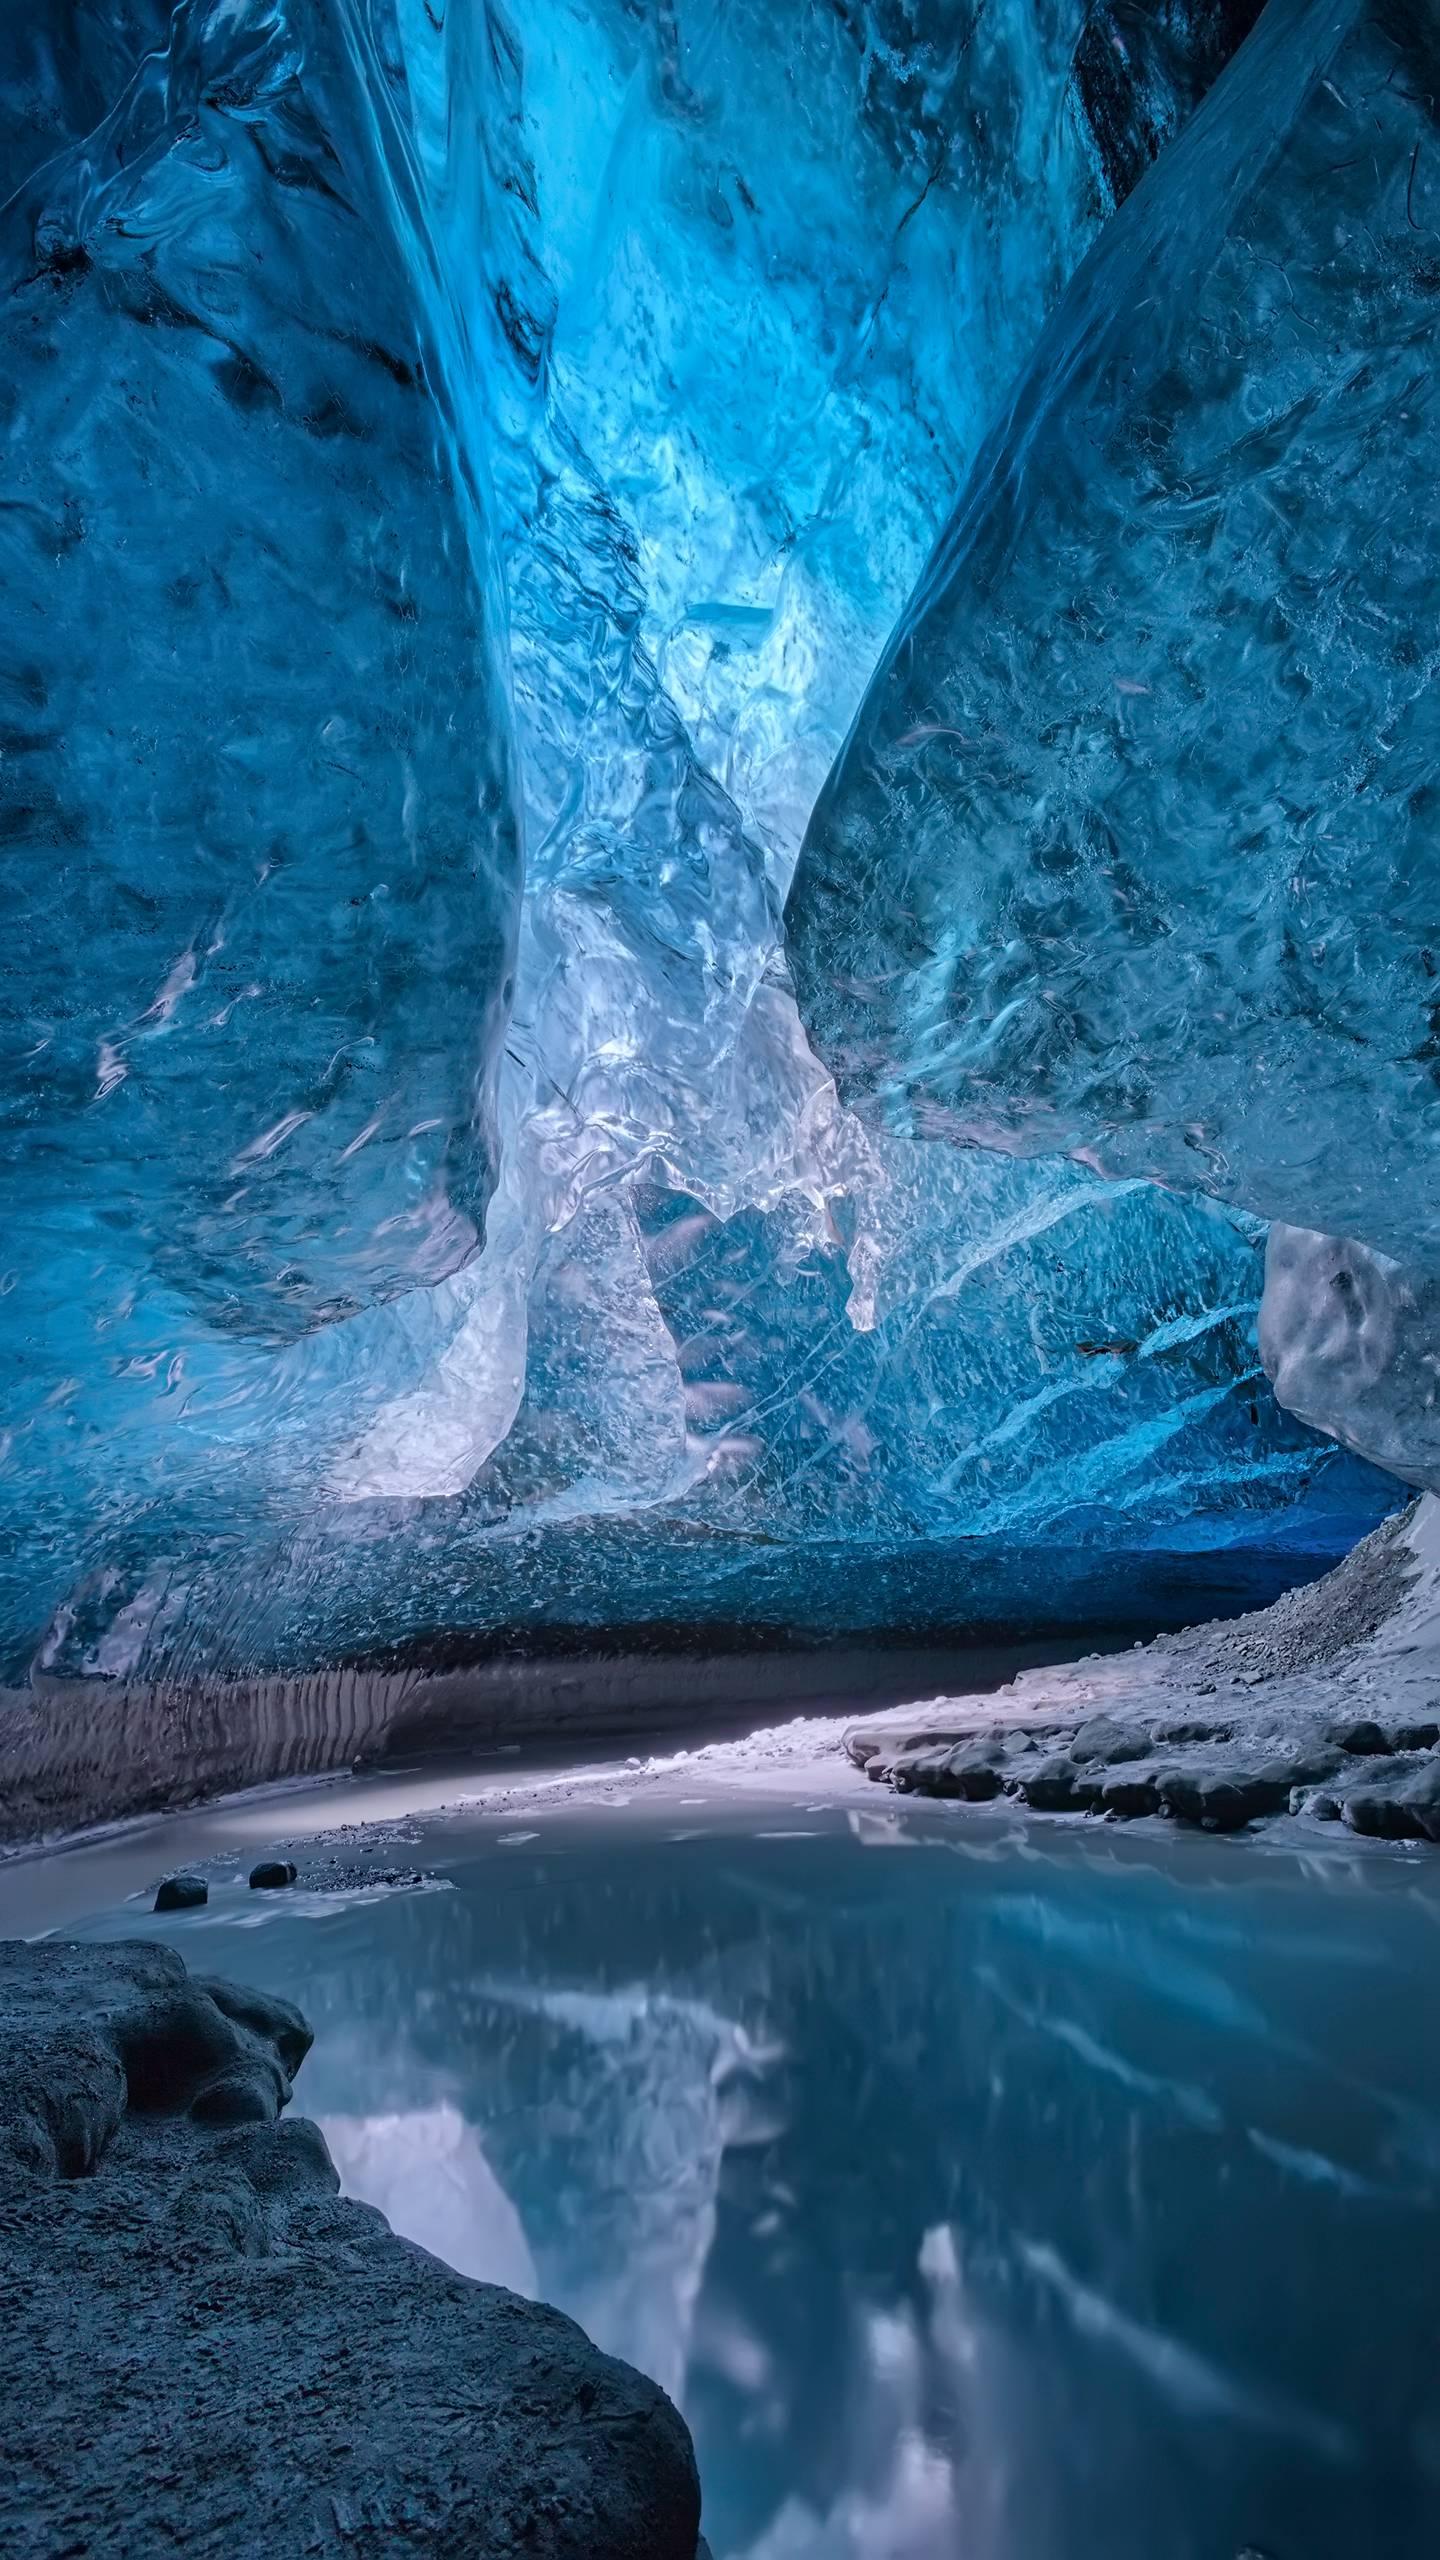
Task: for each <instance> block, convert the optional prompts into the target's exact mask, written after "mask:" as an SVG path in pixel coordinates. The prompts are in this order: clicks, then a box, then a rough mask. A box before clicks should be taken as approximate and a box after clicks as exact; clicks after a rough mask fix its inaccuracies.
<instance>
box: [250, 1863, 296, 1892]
mask: <svg viewBox="0 0 1440 2560" xmlns="http://www.w3.org/2000/svg"><path fill="white" fill-rule="evenodd" d="M294 1882H295V1869H294V1867H293V1865H292V1864H291V1862H290V1860H289V1859H288V1858H262V1859H261V1861H260V1863H259V1865H258V1866H256V1867H252V1868H251V1870H250V1884H251V1889H252V1891H253V1892H255V1893H278V1892H279V1891H280V1889H281V1887H282V1886H283V1885H287V1884H293V1883H294Z"/></svg>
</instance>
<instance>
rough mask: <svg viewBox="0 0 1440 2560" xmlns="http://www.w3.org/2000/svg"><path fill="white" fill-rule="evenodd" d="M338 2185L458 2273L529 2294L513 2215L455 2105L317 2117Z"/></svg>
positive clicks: (530, 2276)
mask: <svg viewBox="0 0 1440 2560" xmlns="http://www.w3.org/2000/svg"><path fill="white" fill-rule="evenodd" d="M320 2125H321V2129H322V2131H323V2133H324V2135H325V2139H326V2141H327V2142H328V2143H329V2145H330V2157H331V2159H332V2160H333V2161H334V2163H335V2166H336V2168H337V2169H338V2170H339V2172H340V2183H341V2185H342V2186H343V2188H344V2190H345V2193H346V2194H347V2195H351V2196H358V2197H359V2198H360V2199H361V2201H362V2203H365V2204H373V2205H377V2206H378V2207H379V2209H380V2211H381V2212H382V2213H383V2214H384V2216H385V2219H386V2221H387V2222H388V2223H389V2224H390V2227H391V2229H392V2230H394V2231H398V2232H399V2233H400V2234H401V2236H402V2238H404V2239H406V2240H418V2242H419V2244H420V2246H421V2248H422V2249H429V2250H431V2251H432V2252H433V2253H434V2255H435V2256H436V2257H437V2258H443V2259H444V2260H445V2262H446V2264H447V2265H448V2266H452V2267H456V2268H458V2269H459V2272H460V2273H461V2275H462V2276H478V2277H479V2278H480V2279H481V2280H482V2281H483V2282H484V2283H486V2284H503V2285H506V2286H508V2287H509V2290H510V2291H511V2292H512V2293H527V2294H530V2295H534V2294H536V2293H538V2291H539V2287H538V2285H537V2284H536V2281H535V2261H534V2259H533V2258H532V2257H531V2255H530V2250H529V2246H528V2244H527V2242H526V2238H525V2234H524V2231H523V2230H522V2228H521V2224H520V2216H519V2214H518V2213H517V2212H516V2210H515V2207H514V2205H513V2204H512V2203H511V2201H510V2198H509V2197H508V2196H507V2194H506V2193H505V2190H504V2188H503V2187H502V2186H501V2184H500V2181H499V2179H498V2178H497V2177H496V2175H495V2172H494V2170H493V2169H492V2168H491V2166H490V2163H489V2161H488V2160H487V2159H486V2157H485V2154H484V2152H483V2150H482V2149H481V2147H480V2140H479V2136H478V2135H477V2134H476V2132H475V2128H474V2126H473V2125H469V2124H467V2123H466V2121H465V2118H464V2117H463V2116H462V2115H461V2113H460V2111H459V2109H458V2107H454V2106H452V2105H451V2104H450V2102H449V2100H448V2099H446V2100H442V2101H441V2103H440V2104H439V2105H438V2106H434V2107H411V2108H407V2109H406V2110H405V2111H404V2112H403V2113H400V2114H394V2115H376V2116H322V2117H321V2118H320Z"/></svg>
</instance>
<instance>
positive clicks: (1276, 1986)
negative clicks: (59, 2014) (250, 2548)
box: [66, 1786, 1440, 2560]
mask: <svg viewBox="0 0 1440 2560" xmlns="http://www.w3.org/2000/svg"><path fill="white" fill-rule="evenodd" d="M815 1797H816V1801H814V1802H812V1803H809V1804H806V1803H802V1802H800V1801H798V1800H796V1801H793V1802H790V1803H784V1804H776V1803H765V1802H763V1801H760V1800H755V1801H752V1802H750V1803H748V1804H746V1803H744V1802H742V1801H739V1800H731V1801H728V1802H727V1801H725V1800H722V1799H717V1797H716V1796H715V1795H714V1794H713V1793H710V1794H708V1795H706V1796H703V1797H701V1796H700V1795H699V1793H698V1791H697V1793H696V1795H695V1796H692V1797H689V1798H688V1799H687V1797H686V1795H685V1793H684V1790H683V1787H682V1788H681V1790H680V1791H679V1792H678V1793H672V1795H671V1796H670V1797H669V1798H668V1799H667V1800H666V1801H664V1802H663V1803H655V1804H651V1805H649V1806H647V1805H646V1804H645V1803H643V1802H640V1801H638V1800H637V1801H635V1802H632V1803H631V1804H630V1805H629V1806H627V1805H626V1804H625V1803H624V1802H623V1801H620V1800H617V1799H616V1798H615V1797H614V1796H612V1798H611V1801H609V1802H608V1803H604V1804H597V1805H596V1806H594V1807H593V1808H592V1809H590V1810H588V1811H585V1810H577V1809H576V1808H575V1806H574V1805H573V1804H570V1805H568V1806H562V1807H560V1808H558V1809H557V1810H555V1811H553V1812H551V1813H547V1814H540V1815H532V1816H530V1817H528V1818H524V1819H521V1820H516V1819H515V1818H513V1816H512V1817H510V1818H508V1819H507V1818H506V1817H504V1816H503V1815H497V1814H495V1813H493V1812H491V1813H488V1814H486V1813H481V1812H472V1813H468V1814H464V1815H461V1816H459V1817H453V1816H452V1817H451V1818H450V1819H448V1820H445V1821H430V1822H427V1823H425V1824H424V1825H423V1826H421V1828H420V1830H419V1831H418V1833H417V1834H416V1835H415V1837H414V1839H413V1840H412V1843H411V1845H410V1846H409V1847H408V1849H407V1850H406V1852H405V1859H406V1863H410V1862H413V1863H414V1864H415V1865H416V1866H417V1867H423V1868H424V1869H425V1870H427V1871H428V1872H429V1875H430V1877H431V1878H432V1881H430V1882H427V1883H426V1884H424V1885H422V1886H420V1887H419V1888H412V1889H408V1890H396V1889H382V1890H375V1889H374V1888H371V1889H368V1890H362V1891H355V1892H349V1893H346V1892H341V1893H338V1894H337V1893H334V1892H324V1893H322V1892H315V1891H309V1890H307V1889H306V1888H305V1885H304V1881H303V1873H304V1853H303V1851H302V1852H301V1857H302V1883H301V1886H300V1887H299V1888H297V1889H295V1890H293V1891H291V1892H289V1893H286V1894H284V1895H276V1896H268V1895H266V1896H262V1895H259V1894H255V1893H251V1892H249V1891H247V1889H246V1887H245V1882H244V1875H245V1868H244V1864H243V1862H242V1864H241V1865H239V1866H238V1867H235V1868H234V1869H233V1878H232V1879H229V1880H227V1879H226V1878H225V1877H224V1876H219V1877H218V1878H212V1885H211V1900H210V1904H209V1907H208V1909H207V1910H206V1911H204V1912H201V1913H196V1914H192V1915H185V1916H182V1917H180V1918H178V1919H171V1920H166V1921H160V1920H156V1919H153V1918H152V1917H150V1916H149V1913H148V1907H147V1902H146V1901H142V1900H136V1899H132V1900H130V1901H128V1902H127V1903H126V1904H124V1905H123V1906H122V1907H119V1908H110V1909H108V1910H105V1911H99V1912H96V1913H94V1914H93V1915H91V1916H90V1917H89V1918H87V1919H85V1920H84V1921H82V1923H81V1924H80V1926H81V1930H82V1932H83V1933H84V1934H89V1935H96V1936H106V1937H110V1936H116V1935H146V1936H148V1935H150V1934H152V1933H154V1934H156V1935H163V1936H165V1937H167V1938H169V1939H170V1940H171V1941H172V1943H174V1944H175V1945H176V1946H177V1947H179V1948H180V1949H181V1950H182V1951H183V1953H184V1954H185V1956H186V1958H187V1961H188V1962H189V1963H190V1964H191V1966H192V1967H194V1968H197V1969H200V1970H203V1971H207V1972H223V1973H225V1974H228V1975H231V1976H232V1977H236V1978H239V1979H241V1980H245V1981H250V1982H254V1983H256V1984H263V1985H266V1986H270V1987H273V1988H275V1989H277V1990H283V1991H284V1992H286V1993H287V1994H289V1995H290V1996H291V1997H293V1998H294V1999H296V2000H298V2001H299V2002H300V2003H301V2004H302V2006H303V2007H304V2008H305V2010H306V2011H307V2013H308V2014H309V2016H310V2018H311V2020H312V2022H313V2024H314V2026H315V2028H316V2031H317V2038H316V2044H315V2049H314V2052H313V2054H312V2055H311V2057H310V2059H309V2060H308V2061H307V2063H306V2065H305V2069H304V2073H303V2075H302V2079H301V2083H300V2090H299V2096H298V2103H299V2104H300V2106H301V2107H302V2108H303V2109H304V2111H305V2112H306V2113H308V2114H311V2115H314V2116H317V2117H318V2118H319V2119H320V2120H321V2122H322V2123H323V2125H324V2127H325V2130H326V2133H327V2135H328V2137H329V2140H330V2144H331V2148H332V2151H333V2153H334V2156H335V2159H336V2162H337V2164H338V2166H339V2168H340V2170H341V2172H342V2175H343V2177H344V2180H345V2183H346V2185H347V2187H349V2188H350V2190H351V2191H352V2192H355V2193H358V2194H360V2195H362V2196H365V2197H368V2198H370V2199H371V2200H373V2201H374V2202H376V2203H377V2204H379V2205H380V2206H382V2207H383V2209H384V2211H385V2212H386V2213H387V2214H388V2215H389V2216H390V2217H391V2219H392V2221H393V2222H394V2223H395V2224H396V2225H397V2226H398V2227H399V2228H400V2229H401V2230H402V2231H404V2232H407V2233H408V2234H410V2235H411V2236H412V2237H414V2238H416V2239H418V2240H420V2241H422V2242H423V2243H424V2244H425V2245H426V2246H428V2247H429V2248H431V2249H433V2250H435V2251H437V2252H438V2253H439V2254H440V2255H442V2256H444V2257H446V2258H448V2259H450V2260H452V2261H453V2262H454V2264H455V2265H457V2266H458V2267H460V2268H462V2269H464V2270H466V2271H467V2272H470V2273H472V2274H475V2275H478V2276H485V2277H491V2278H495V2279H498V2280H499V2281H501V2282H503V2283H507V2284H510V2285H513V2286H516V2287H518V2288H521V2289H526V2290H530V2289H533V2290H536V2291H538V2292H540V2293H542V2294H544V2295H546V2296H548V2297H549V2298H550V2299H552V2300H554V2301H556V2302H558V2303H560V2304H561V2305H562V2306H563V2307H564V2308H566V2309H567V2310H569V2311H571V2312H573V2313H574V2314H575V2316H576V2317H577V2318H579V2319H580V2320H581V2321H583V2322H584V2323H585V2325H586V2326H587V2327H588V2328H589V2329H590V2331H591V2332H592V2334H593V2335H594V2336H595V2337H596V2338H597V2339H598V2340H599V2341H600V2342H601V2343H602V2344H603V2345H604V2346H606V2347H608V2348H611V2349H613V2350H615V2351H617V2352H619V2353H620V2354H623V2355H625V2356H628V2357H630V2358H632V2359H633V2360H634V2361H636V2362H638V2363H639V2364H641V2365H643V2366H645V2367H647V2368H648V2369H649V2370H650V2371H651V2372H652V2373H654V2374H655V2375H657V2376H658V2377H659V2378H660V2379H661V2380H662V2381H663V2382H664V2383H665V2384H666V2386H667V2387H668V2388H669V2389H670V2390H671V2391H672V2392H673V2393H674V2395H675V2396H676V2398H677V2399H678V2400H679V2402H680V2403H681V2405H682V2407H683V2409H684V2411H685V2414H686V2416H687V2417H688V2419H689V2421H690V2424H691V2426H692V2428H693V2430H694V2433H695V2438H696V2443H697V2449H698V2453H699V2459H700V2466H701V2475H702V2479H703V2482H704V2490H705V2518H706V2531H707V2534H708V2537H709V2540H710V2542H711V2545H712V2547H713V2551H714V2553H715V2560H1236V2555H1239V2554H1245V2555H1247V2560H1255V2555H1262V2554H1263V2555H1266V2560H1391V2555H1394V2560H1416V2555H1418V2554H1420V2553H1421V2552H1423V2551H1426V2550H1429V2549H1432V2548H1433V2547H1434V2545H1433V2540H1432V2538H1431V2537H1432V2535H1433V2530H1434V2521H1435V2517H1436V2515H1437V2513H1440V2359H1437V2357H1436V2354H1435V2351H1434V2350H1435V2342H1436V2323H1437V2315H1436V2304H1437V2302H1440V2216H1437V2210H1436V2207H1437V2199H1440V2035H1437V2032H1436V2029H1437V2024H1440V1997H1437V1992H1436V1979H1437V1964H1440V1869H1437V1866H1436V1863H1435V1862H1434V1860H1433V1857H1429V1856H1425V1855H1420V1854H1417V1855H1414V1856H1412V1855H1411V1854H1409V1853H1407V1852H1405V1851H1401V1850H1393V1849H1386V1848H1380V1847H1370V1846H1364V1847H1360V1848H1356V1849H1351V1850H1348V1851H1347V1850H1345V1849H1338V1850H1335V1851H1330V1850H1328V1849H1327V1850H1326V1851H1324V1852H1323V1853H1316V1854H1310V1855H1307V1854H1305V1853H1304V1852H1298V1853H1297V1852H1296V1851H1295V1850H1294V1849H1293V1848H1292V1847H1291V1846H1290V1845H1289V1844H1288V1843H1287V1844H1286V1845H1285V1846H1283V1847H1282V1846H1280V1845H1279V1844H1278V1843H1269V1842H1265V1841H1227V1842H1219V1843H1212V1842H1207V1841H1202V1840H1200V1839H1198V1838H1194V1837H1191V1838H1173V1837H1170V1836H1165V1835H1161V1834H1159V1833H1156V1834H1155V1835H1153V1836H1152V1837H1150V1838H1148V1839H1147V1838H1143V1837H1141V1836H1139V1835H1128V1836H1125V1837H1123V1838H1120V1837H1117V1836H1116V1835H1115V1834H1114V1833H1113V1832H1109V1831H1096V1830H1095V1829H1093V1828H1089V1829H1081V1830H1075V1829H1067V1828H1059V1827H1057V1828H1054V1829H1049V1830H1047V1829H1045V1828H1043V1827H1041V1826H1037V1825H1030V1826H1028V1827H1024V1826H1020V1825H1017V1824H1015V1823H1012V1822H1009V1821H1004V1822H1002V1821H999V1820H990V1819H989V1818H987V1817H983V1816H982V1817H978V1818H977V1817H974V1816H968V1817H967V1816H965V1815H962V1814H959V1813H957V1812H956V1810H955V1809H954V1808H951V1807H930V1808H922V1807H903V1808H900V1809H899V1810H896V1811H893V1812H892V1811H888V1810H870V1809H868V1808H866V1809H861V1807H860V1806H859V1805H858V1804H856V1803H855V1802H854V1800H853V1799H849V1800H846V1799H845V1797H844V1791H843V1790H841V1789H838V1788H836V1789H830V1790H827V1789H826V1788H825V1787H823V1786H821V1787H817V1788H816V1790H815ZM385 1856H386V1859H387V1860H388V1861H389V1862H390V1863H393V1862H394V1860H395V1856H396V1852H395V1848H394V1846H393V1838H392V1844H391V1846H390V1847H389V1848H388V1849H387V1851H386V1852H385ZM74 1925H75V1924H74V1921H73V1919H71V1920H69V1921H67V1924H66V1930H67V1934H69V1933H71V1932H72V1931H73V1929H74Z"/></svg>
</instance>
